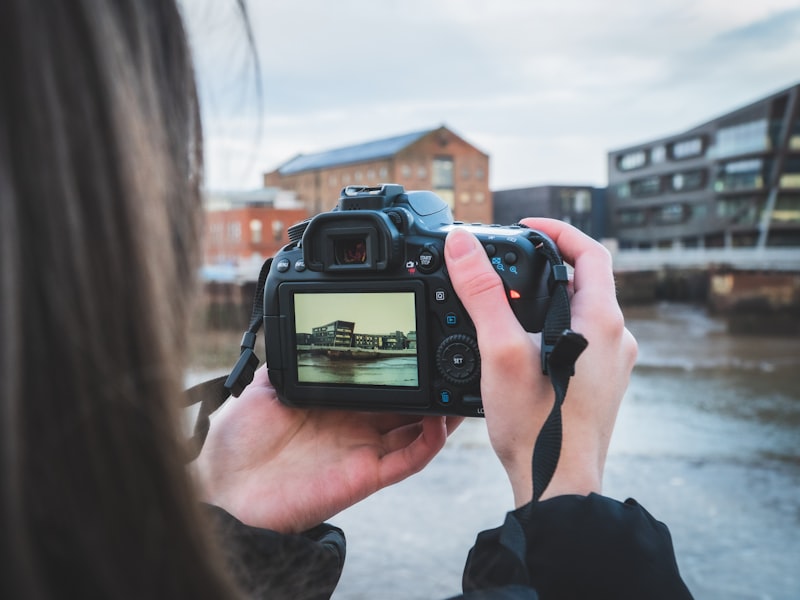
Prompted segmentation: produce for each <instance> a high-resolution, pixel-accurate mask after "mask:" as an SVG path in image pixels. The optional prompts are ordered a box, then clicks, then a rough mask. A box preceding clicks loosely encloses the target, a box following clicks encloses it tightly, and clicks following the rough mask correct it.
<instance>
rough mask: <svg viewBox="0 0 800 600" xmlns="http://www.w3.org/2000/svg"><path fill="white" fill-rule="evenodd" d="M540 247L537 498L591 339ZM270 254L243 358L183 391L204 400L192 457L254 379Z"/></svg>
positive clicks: (561, 274) (562, 273) (554, 262)
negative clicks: (542, 310) (541, 396)
mask: <svg viewBox="0 0 800 600" xmlns="http://www.w3.org/2000/svg"><path fill="white" fill-rule="evenodd" d="M528 237H529V239H530V240H531V241H532V242H533V243H534V245H535V246H536V248H537V250H538V251H540V252H542V253H544V255H545V256H546V257H547V260H548V262H549V263H550V267H551V277H552V281H551V284H552V285H551V290H552V291H551V298H550V306H549V307H548V310H547V313H546V316H545V321H544V327H543V328H542V341H541V369H542V372H543V373H544V374H546V375H549V376H550V381H551V383H552V385H553V391H554V392H555V400H554V402H553V408H552V409H551V411H550V414H549V415H548V417H547V419H546V420H545V422H544V425H543V426H542V429H541V431H540V432H539V435H538V436H537V438H536V444H535V445H534V450H533V456H532V458H531V470H532V477H533V501H534V502H536V501H537V500H538V499H539V498H540V497H541V495H542V493H543V492H544V490H545V489H546V488H547V486H548V484H549V483H550V480H551V479H552V477H553V474H554V473H555V470H556V467H557V466H558V460H559V457H560V456H561V440H562V421H561V407H562V405H563V404H564V398H565V397H566V395H567V387H568V386H569V379H570V377H572V375H573V374H574V372H575V362H576V361H577V360H578V357H579V356H580V355H581V353H582V352H583V351H584V349H585V348H586V346H587V344H588V342H587V340H586V338H584V337H583V336H582V335H581V334H579V333H576V332H574V331H572V330H571V329H570V324H571V313H570V306H569V293H568V291H567V284H568V281H569V279H568V275H567V268H566V265H564V263H563V262H562V260H561V257H560V256H559V254H558V251H557V250H556V249H555V248H554V247H553V245H552V242H551V241H550V240H549V239H548V238H545V237H543V236H541V235H539V234H538V233H536V232H534V231H530V232H529V234H528ZM271 264H272V259H271V258H269V259H267V260H266V261H265V262H264V264H263V265H262V267H261V272H260V273H259V276H258V284H257V287H256V294H255V298H254V299H253V309H252V313H251V317H250V325H249V326H248V328H247V331H246V332H245V333H244V335H243V336H242V341H241V344H240V351H241V352H240V355H239V360H238V361H237V363H236V365H235V366H234V368H233V370H232V371H231V372H230V374H229V375H223V376H221V377H217V378H215V379H211V380H209V381H205V382H203V383H200V384H198V385H195V386H193V387H191V388H189V389H188V390H186V392H185V399H186V406H187V407H188V406H193V405H194V404H198V403H199V404H200V408H199V410H198V413H197V417H196V419H195V424H194V432H193V435H192V438H191V440H190V448H191V453H192V454H191V457H190V460H194V458H196V457H197V455H198V454H199V453H200V450H201V448H202V447H203V443H204V442H205V439H206V436H207V435H208V428H209V425H210V422H209V417H210V415H211V414H212V413H213V412H214V411H215V410H217V409H218V408H219V407H220V406H222V404H223V403H224V402H225V400H227V399H228V397H229V396H234V397H237V396H239V394H241V393H242V391H243V390H244V388H245V387H247V385H249V384H250V382H251V381H252V380H253V376H254V374H255V371H256V368H257V367H258V364H259V360H258V357H257V356H256V354H255V350H254V349H255V343H256V334H257V333H258V330H259V329H260V328H261V325H262V322H263V317H264V286H265V284H266V280H267V274H268V273H269V269H270V266H271Z"/></svg>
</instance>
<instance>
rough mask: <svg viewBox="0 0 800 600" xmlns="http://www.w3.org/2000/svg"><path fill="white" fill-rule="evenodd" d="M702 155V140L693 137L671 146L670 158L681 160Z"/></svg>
mask: <svg viewBox="0 0 800 600" xmlns="http://www.w3.org/2000/svg"><path fill="white" fill-rule="evenodd" d="M701 154H703V138H699V137H695V138H691V139H688V140H682V141H680V142H675V143H674V144H673V145H672V158H674V159H675V160H682V159H684V158H692V157H694V156H700V155H701Z"/></svg>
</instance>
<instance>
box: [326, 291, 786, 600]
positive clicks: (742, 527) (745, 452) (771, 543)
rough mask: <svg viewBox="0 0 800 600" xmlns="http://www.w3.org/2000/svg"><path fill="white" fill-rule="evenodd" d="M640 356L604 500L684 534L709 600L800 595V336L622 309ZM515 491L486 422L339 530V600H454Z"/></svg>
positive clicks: (701, 597)
mask: <svg viewBox="0 0 800 600" xmlns="http://www.w3.org/2000/svg"><path fill="white" fill-rule="evenodd" d="M626 322H627V324H628V327H629V328H630V329H631V331H632V332H633V333H634V335H635V336H636V338H637V340H638V341H639V360H638V362H637V366H636V368H635V370H634V374H633V377H632V380H631V385H630V387H629V389H628V392H627V394H626V397H625V401H624V402H623V406H622V408H621V410H620V415H619V419H618V421H617V427H616V430H615V434H614V438H613V440H612V444H611V448H610V451H609V456H608V462H607V470H606V476H605V487H604V493H605V494H607V495H609V496H611V497H615V498H618V499H621V500H623V499H625V498H626V497H629V496H632V497H635V498H636V499H637V500H638V501H639V502H641V503H642V504H643V505H644V506H645V507H646V508H647V509H648V510H649V511H650V512H651V513H653V514H654V515H655V516H656V518H658V519H660V520H662V521H664V522H666V523H667V524H668V525H669V527H670V530H671V532H672V536H673V542H674V545H675V549H676V553H677V559H678V564H679V566H680V569H681V572H682V574H683V576H684V579H685V581H686V583H687V584H688V586H689V588H690V589H691V590H692V592H693V594H694V596H695V598H697V599H698V600H723V599H724V600H756V599H758V600H797V599H798V598H800V568H799V567H798V565H800V340H798V339H797V338H788V337H787V338H768V337H734V336H730V335H728V334H727V333H726V329H725V324H724V322H722V321H721V320H718V319H715V318H712V317H709V316H708V315H707V314H706V313H705V311H704V310H702V309H701V308H697V307H691V306H686V305H677V304H661V305H657V306H652V307H635V308H631V309H628V310H626ZM511 504H512V498H511V492H510V490H509V488H508V484H507V482H506V479H505V474H504V473H503V471H502V468H501V467H500V465H499V463H498V461H497V459H496V458H495V457H494V454H493V453H492V451H491V448H490V446H489V442H488V438H487V436H486V430H485V425H484V423H483V421H481V420H477V419H471V420H467V422H466V423H465V424H464V425H463V426H462V427H461V428H459V430H458V431H456V432H455V433H454V434H453V435H452V436H451V438H450V440H449V441H448V443H447V445H446V446H445V448H444V449H443V450H442V452H441V453H440V454H439V455H438V456H437V457H436V458H435V459H434V460H433V462H432V463H431V464H430V465H429V466H428V467H427V468H426V469H425V470H424V471H423V472H422V473H419V474H418V475H416V476H414V477H411V478H409V479H408V480H406V481H404V482H401V483H400V484H398V485H396V486H393V487H391V488H389V489H386V490H383V491H381V492H380V493H378V494H375V495H374V496H372V497H371V498H368V499H367V500H365V501H363V502H361V503H360V504H358V505H356V506H354V507H352V508H350V509H348V510H347V511H345V512H343V513H341V514H340V515H338V516H337V517H335V518H334V519H332V520H331V522H332V523H333V524H335V525H338V526H340V527H342V528H343V529H344V530H345V532H346V534H347V538H348V549H347V552H348V557H347V562H346V564H345V569H344V574H343V575H342V579H341V581H340V583H339V586H338V588H337V591H336V592H335V594H334V599H335V600H367V599H369V600H375V599H378V600H395V599H396V600H414V599H425V600H431V599H435V598H446V597H448V596H451V595H453V594H456V593H458V592H459V591H460V585H461V571H462V568H463V565H464V560H465V558H466V554H467V551H468V549H469V548H470V547H471V546H472V544H473V542H474V539H475V535H476V534H477V532H478V531H480V530H482V529H488V528H491V527H496V526H499V525H500V524H502V521H503V517H504V514H505V512H506V511H507V510H509V508H510V507H511Z"/></svg>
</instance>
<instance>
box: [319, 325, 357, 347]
mask: <svg viewBox="0 0 800 600" xmlns="http://www.w3.org/2000/svg"><path fill="white" fill-rule="evenodd" d="M355 327H356V325H355V323H353V322H352V321H333V322H332V323H328V324H327V325H322V326H320V327H314V329H313V330H312V332H311V341H312V343H313V344H315V345H317V346H344V347H346V348H349V347H350V346H352V345H353V330H354V329H355Z"/></svg>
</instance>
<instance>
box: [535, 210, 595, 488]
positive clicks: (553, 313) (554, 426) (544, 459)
mask: <svg viewBox="0 0 800 600" xmlns="http://www.w3.org/2000/svg"><path fill="white" fill-rule="evenodd" d="M523 227H524V225H523ZM528 239H530V240H531V242H533V244H534V245H535V246H536V249H537V250H538V251H539V252H542V253H544V255H545V256H546V257H547V260H548V262H549V263H550V269H551V275H550V276H551V277H552V279H553V280H552V282H551V284H552V285H551V286H550V289H551V292H550V306H549V307H548V309H547V313H546V315H545V320H544V327H543V328H542V340H541V346H542V348H541V357H542V373H544V374H545V375H549V376H550V382H551V384H552V386H553V391H554V392H555V400H554V402H553V408H552V409H551V410H550V414H549V415H548V416H547V419H546V420H545V422H544V425H542V429H541V431H539V435H538V436H537V437H536V444H535V445H534V447H533V456H532V457H531V472H532V477H533V501H534V502H536V501H538V500H539V498H541V496H542V494H543V493H544V491H545V489H547V486H548V485H549V484H550V480H551V479H552V478H553V474H554V473H555V471H556V467H557V466H558V459H559V458H560V456H561V438H562V430H563V428H562V422H561V407H562V405H563V404H564V398H566V395H567V388H568V387H569V379H570V377H572V376H573V375H574V374H575V362H576V361H577V360H578V357H579V356H580V355H581V353H582V352H583V351H584V350H585V349H586V346H587V345H588V341H587V340H586V338H585V337H583V336H582V335H581V334H580V333H576V332H575V331H572V329H570V326H571V323H572V316H571V312H570V307H569V292H568V290H567V285H568V283H569V276H568V272H567V266H566V265H565V264H564V263H563V261H562V260H561V256H560V255H559V253H558V251H557V250H556V248H555V246H554V245H553V242H552V241H551V240H550V239H549V238H546V237H544V236H542V235H540V234H538V233H537V232H535V231H530V232H529V233H528Z"/></svg>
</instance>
